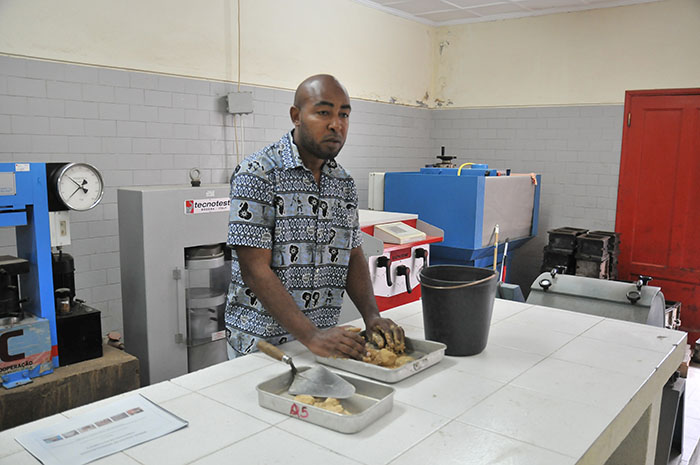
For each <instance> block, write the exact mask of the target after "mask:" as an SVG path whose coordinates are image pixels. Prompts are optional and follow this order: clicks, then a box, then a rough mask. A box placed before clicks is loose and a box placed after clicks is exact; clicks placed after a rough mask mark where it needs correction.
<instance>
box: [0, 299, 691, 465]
mask: <svg viewBox="0 0 700 465" xmlns="http://www.w3.org/2000/svg"><path fill="white" fill-rule="evenodd" d="M382 315H383V316H386V317H389V318H392V319H393V320H394V321H396V322H397V323H399V324H401V325H402V326H403V327H404V329H405V330H406V334H407V336H409V337H411V338H420V339H423V338H424V334H423V329H422V328H423V318H422V308H421V302H420V301H418V302H413V303H410V304H406V305H403V306H401V307H398V308H395V309H391V310H387V311H385V312H383V313H382ZM355 323H356V324H357V325H358V326H360V324H359V322H355ZM685 343H686V334H685V333H683V332H679V331H673V330H668V329H662V328H657V327H652V326H646V325H641V324H637V323H629V322H624V321H618V320H611V319H606V318H601V317H596V316H591V315H585V314H580V313H573V312H569V311H564V310H557V309H552V308H546V307H540V306H535V305H530V304H525V303H518V302H512V301H506V300H500V299H496V302H495V305H494V311H493V319H492V324H491V330H490V336H489V342H488V346H487V347H486V349H485V350H484V351H483V352H482V353H481V354H479V355H475V356H469V357H452V356H446V357H445V358H444V359H442V361H441V362H440V363H438V364H437V365H435V366H432V367H430V368H428V369H426V370H424V371H421V372H419V373H417V374H415V375H413V376H411V377H409V378H406V379H405V380H403V381H401V382H399V383H396V384H393V385H391V386H392V387H393V388H395V390H396V391H395V394H394V402H393V408H392V410H391V411H390V412H389V413H387V414H386V415H385V416H384V417H382V418H380V419H379V420H377V421H376V422H374V423H372V424H370V425H369V426H367V427H366V428H365V429H364V430H362V431H360V432H358V433H355V434H343V433H338V432H335V431H332V430H329V429H325V428H323V427H320V426H316V425H313V424H310V423H307V422H305V421H303V420H301V419H298V418H293V417H290V416H286V415H283V414H280V413H276V412H274V411H271V410H268V409H265V408H263V407H260V406H259V405H258V393H257V392H256V386H257V385H258V384H259V383H261V382H262V381H265V380H268V379H270V378H273V377H275V376H278V375H280V374H281V373H284V372H285V371H288V370H289V368H288V367H287V366H286V365H284V364H282V363H280V362H277V361H275V360H272V359H270V358H268V357H267V356H265V355H262V354H253V355H249V356H246V357H242V358H239V359H236V360H231V361H227V362H223V363H220V364H218V365H214V366H211V367H209V368H205V369H203V370H200V371H197V372H194V373H190V374H187V375H184V376H180V377H178V378H174V379H172V380H169V381H165V382H161V383H157V384H154V385H151V386H147V387H144V388H141V389H139V390H136V391H133V392H138V393H141V394H143V395H144V396H145V397H147V398H148V399H150V400H152V401H153V402H155V403H156V404H158V405H160V406H162V407H163V408H165V409H167V410H168V411H170V412H172V413H173V414H175V415H177V416H179V417H181V418H183V419H185V420H187V421H188V422H189V425H188V426H187V427H186V428H183V429H181V430H179V431H176V432H174V433H171V434H168V435H166V436H163V437H160V438H158V439H155V440H152V441H150V442H146V443H144V444H141V445H138V446H135V447H132V448H130V449H127V450H125V451H123V452H120V453H118V454H114V455H112V456H109V457H105V458H103V459H101V460H98V461H96V462H93V463H95V464H99V465H109V464H119V465H132V464H133V465H137V464H144V465H150V464H153V465H161V464H164V463H167V464H168V465H179V464H196V465H206V464H220V463H231V462H233V461H235V462H236V463H248V464H271V463H290V464H296V463H298V464H305V465H306V464H310V463H311V464H312V463H329V464H331V463H332V464H347V465H351V464H355V465H356V464H367V465H371V464H402V465H407V464H420V465H423V464H426V463H441V464H447V463H464V464H484V463H499V464H501V463H502V464H518V465H528V464H532V465H568V464H591V465H593V464H595V465H602V464H610V465H613V464H652V463H653V462H654V449H655V442H656V432H657V424H658V418H659V409H660V404H661V394H662V388H663V386H664V384H665V383H666V382H667V380H668V379H669V377H670V376H671V375H672V374H673V373H674V372H675V371H676V370H677V369H678V367H679V365H680V364H681V362H682V359H683V355H684V350H685ZM282 348H283V349H284V350H285V351H286V352H287V353H290V354H291V355H293V357H294V360H295V363H296V364H297V366H299V365H309V364H313V363H315V362H314V357H313V355H312V354H311V353H310V352H309V351H308V350H307V349H306V348H305V347H304V346H302V345H301V344H300V343H298V342H296V341H294V342H290V343H287V344H284V345H283V346H282ZM125 395H129V394H128V393H127V394H122V395H120V396H116V397H112V398H109V399H105V400H101V401H98V402H94V403H92V404H89V405H85V406H82V407H79V408H75V409H72V410H67V411H64V412H62V413H60V414H56V415H53V416H50V417H47V418H44V419H41V420H37V421H34V422H32V423H28V424H26V425H22V426H19V427H16V428H13V429H9V430H6V431H3V432H0V464H2V465H8V464H12V465H20V464H22V465H23V464H35V463H39V462H38V461H37V460H36V459H35V458H33V457H32V456H31V455H30V454H29V453H28V452H27V451H25V450H24V449H23V448H22V447H21V446H20V445H19V444H18V443H17V442H16V441H15V439H14V438H15V437H16V436H17V435H18V434H22V433H26V432H28V431H33V430H36V429H39V428H42V427H47V426H51V425H55V424H57V423H59V422H61V421H65V419H66V418H73V417H75V416H77V415H81V414H83V413H86V412H89V411H90V410H92V409H95V408H97V407H101V406H105V405H108V404H109V403H110V402H113V401H114V399H116V398H119V397H121V396H125Z"/></svg>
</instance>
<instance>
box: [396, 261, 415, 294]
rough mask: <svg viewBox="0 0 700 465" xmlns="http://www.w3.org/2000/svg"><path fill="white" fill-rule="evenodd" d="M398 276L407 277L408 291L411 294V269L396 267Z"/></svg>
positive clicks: (403, 266) (402, 266)
mask: <svg viewBox="0 0 700 465" xmlns="http://www.w3.org/2000/svg"><path fill="white" fill-rule="evenodd" d="M396 276H405V277H406V291H407V292H408V293H409V294H410V293H411V291H412V289H411V269H410V268H409V267H407V266H406V265H399V266H397V267H396Z"/></svg>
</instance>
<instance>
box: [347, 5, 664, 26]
mask: <svg viewBox="0 0 700 465" xmlns="http://www.w3.org/2000/svg"><path fill="white" fill-rule="evenodd" d="M355 1H356V2H359V3H362V4H364V5H367V6H370V7H372V8H376V9H379V10H382V11H385V12H387V13H391V14H394V15H397V16H401V17H402V18H407V19H411V20H413V21H418V22H420V23H423V24H429V25H431V26H443V25H450V24H461V23H474V22H481V21H495V20H499V19H513V18H522V17H525V16H539V15H547V14H553V13H566V12H570V11H582V10H592V9H596V8H610V7H615V6H624V5H633V4H636V3H649V2H655V1H660V0H373V1H372V0H355Z"/></svg>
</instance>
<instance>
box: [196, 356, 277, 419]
mask: <svg viewBox="0 0 700 465" xmlns="http://www.w3.org/2000/svg"><path fill="white" fill-rule="evenodd" d="M288 371H289V368H287V367H286V366H285V365H282V364H280V363H276V364H273V365H270V366H267V367H265V368H261V369H259V370H255V371H251V372H249V373H246V374H245V375H244V376H239V377H237V378H233V379H229V380H226V381H224V382H221V383H219V384H216V385H214V386H211V387H208V388H206V389H202V390H201V391H199V394H202V395H203V396H206V397H209V398H210V399H213V400H215V401H217V402H221V403H223V404H226V405H228V406H229V407H233V408H235V409H236V410H240V411H241V412H245V413H247V414H248V415H250V416H252V417H255V418H257V419H258V420H262V421H264V422H266V423H270V424H275V423H279V422H280V421H283V420H285V419H286V418H288V417H287V416H286V415H282V414H281V413H277V412H273V411H272V410H269V409H266V408H263V407H261V406H260V405H259V404H258V391H257V390H256V389H255V387H256V386H257V385H258V384H260V383H262V382H263V381H267V380H269V379H272V378H274V377H276V376H279V375H280V374H282V373H285V372H288Z"/></svg>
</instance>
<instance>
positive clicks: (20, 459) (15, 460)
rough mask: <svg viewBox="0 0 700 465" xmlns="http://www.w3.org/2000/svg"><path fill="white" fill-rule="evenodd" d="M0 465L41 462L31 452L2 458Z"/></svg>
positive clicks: (23, 464)
mask: <svg viewBox="0 0 700 465" xmlns="http://www.w3.org/2000/svg"><path fill="white" fill-rule="evenodd" d="M95 463H96V462H95ZM0 465H41V462H39V461H38V460H37V459H35V458H34V456H33V455H32V454H30V453H29V452H27V451H24V452H17V453H15V454H12V455H8V456H6V457H2V458H0Z"/></svg>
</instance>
